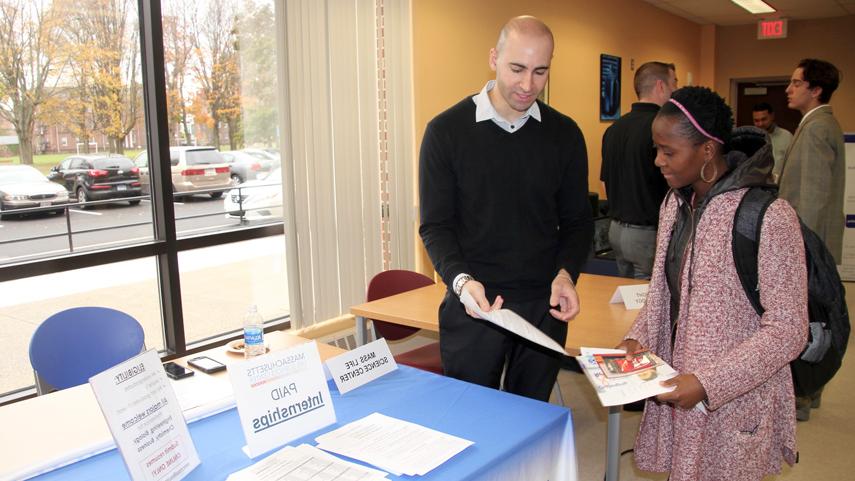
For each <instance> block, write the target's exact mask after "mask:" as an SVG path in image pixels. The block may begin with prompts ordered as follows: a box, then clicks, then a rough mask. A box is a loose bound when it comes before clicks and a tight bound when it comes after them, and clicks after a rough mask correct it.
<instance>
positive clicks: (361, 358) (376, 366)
mask: <svg viewBox="0 0 855 481" xmlns="http://www.w3.org/2000/svg"><path fill="white" fill-rule="evenodd" d="M326 365H327V368H329V370H330V374H331V375H332V378H333V381H335V385H336V387H338V392H339V393H341V394H345V393H347V392H349V391H352V390H354V389H356V388H358V387H359V386H362V385H365V384H368V383H369V382H371V381H373V380H375V379H377V378H378V377H380V376H382V375H384V374H388V373H390V372H392V371H394V370H395V369H398V364H397V363H396V362H395V358H394V357H392V353H391V351H389V345H388V344H386V339H383V338H380V339H378V340H376V341H374V342H371V343H369V344H365V345H364V346H360V347H357V348H356V349H353V350H351V351H347V352H346V353H344V354H340V355H338V356H336V357H334V358H332V359H327V362H326Z"/></svg>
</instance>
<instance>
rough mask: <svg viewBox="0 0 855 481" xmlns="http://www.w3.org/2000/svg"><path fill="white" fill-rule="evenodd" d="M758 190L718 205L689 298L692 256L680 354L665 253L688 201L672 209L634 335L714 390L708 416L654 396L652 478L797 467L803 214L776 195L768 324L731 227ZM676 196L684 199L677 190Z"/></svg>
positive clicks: (762, 265)
mask: <svg viewBox="0 0 855 481" xmlns="http://www.w3.org/2000/svg"><path fill="white" fill-rule="evenodd" d="M745 192H746V189H744V188H742V189H736V190H731V191H729V192H723V193H721V194H718V195H715V196H714V197H712V198H710V200H709V203H708V205H707V207H706V208H705V211H704V212H703V214H702V216H701V219H700V221H699V224H698V227H697V230H696V233H695V238H694V242H695V246H694V256H693V257H694V258H693V259H692V260H691V262H693V263H694V265H693V267H692V269H691V275H692V280H691V284H692V286H693V287H692V290H691V292H690V291H689V284H690V282H689V279H688V276H689V263H690V262H689V261H690V258H689V257H688V254H687V258H686V259H685V261H684V266H683V270H682V283H681V291H680V292H681V306H680V317H679V319H678V321H677V323H678V327H677V335H676V340H675V343H674V346H675V347H674V352H671V339H670V318H669V310H670V307H669V302H670V301H669V299H670V294H669V291H668V285H667V281H666V278H665V265H664V263H665V257H666V255H665V254H666V251H667V248H668V242H669V239H670V238H671V231H672V228H673V225H674V221H675V218H676V217H677V209H678V204H681V203H682V202H683V201H682V200H681V199H679V198H678V196H676V195H669V196H668V198H667V199H666V201H665V203H664V204H663V206H662V209H661V215H660V223H659V232H658V237H657V248H656V260H655V263H654V269H653V277H652V279H651V283H650V292H649V294H648V297H647V302H646V305H645V306H644V308H643V309H642V310H641V312H640V313H639V316H638V318H637V319H636V321H635V323H634V324H633V326H632V328H631V330H630V331H629V333H628V334H627V335H626V338H632V339H636V340H638V341H640V342H641V344H642V345H643V346H645V347H649V348H651V349H652V350H653V351H654V352H655V353H657V354H658V355H659V356H660V357H662V358H663V359H664V360H665V361H666V362H668V363H670V364H671V365H672V366H673V367H674V368H675V369H676V370H677V371H679V372H681V373H694V374H695V376H697V378H698V380H700V382H701V384H702V385H703V386H704V389H705V390H706V392H707V402H708V414H704V413H702V412H700V411H699V410H696V409H693V410H683V409H679V408H675V407H673V406H672V405H670V404H658V403H656V402H654V401H653V400H652V399H651V400H648V401H647V403H646V406H645V410H644V416H643V418H642V421H641V427H640V430H639V433H638V437H637V439H636V444H635V460H636V463H637V465H638V467H639V468H640V469H643V470H646V471H659V472H662V471H670V472H671V477H670V479H671V481H704V480H710V481H712V480H727V481H738V480H759V479H761V478H762V477H763V476H765V475H767V474H770V473H776V472H779V471H780V467H781V461H782V460H783V461H786V462H787V463H789V464H793V463H794V462H795V460H796V440H795V401H794V396H793V385H792V378H791V375H790V368H789V365H788V363H789V362H790V360H792V359H794V358H796V357H797V356H798V354H799V353H800V352H801V350H802V349H803V347H804V345H805V342H806V339H807V331H808V327H807V326H808V314H807V280H806V272H805V258H804V247H803V244H802V236H801V231H800V230H799V223H798V219H797V217H796V214H795V212H794V211H793V209H792V208H791V207H790V206H789V205H788V204H787V203H786V202H784V201H782V200H776V201H775V202H774V203H773V204H772V205H771V206H770V207H769V209H768V211H767V212H766V216H765V219H764V221H763V228H762V231H761V236H760V246H759V255H758V263H759V278H760V299H761V302H762V304H763V306H764V307H765V308H766V311H765V313H764V314H763V316H762V317H760V316H758V315H757V314H756V312H755V311H754V309H753V308H752V307H751V304H750V303H749V301H748V299H747V297H746V296H745V293H744V291H743V288H742V285H741V284H740V281H739V278H738V276H737V273H736V267H735V265H734V262H733V255H732V250H731V237H732V236H731V229H732V227H733V218H734V214H735V212H736V208H737V206H738V204H739V201H740V200H741V199H742V196H743V195H744V194H745ZM672 194H673V193H672Z"/></svg>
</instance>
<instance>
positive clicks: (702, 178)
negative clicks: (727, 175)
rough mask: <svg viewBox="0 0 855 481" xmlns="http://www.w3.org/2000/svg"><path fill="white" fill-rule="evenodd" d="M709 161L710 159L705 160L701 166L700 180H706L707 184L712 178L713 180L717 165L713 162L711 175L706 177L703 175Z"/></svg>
mask: <svg viewBox="0 0 855 481" xmlns="http://www.w3.org/2000/svg"><path fill="white" fill-rule="evenodd" d="M709 163H710V161H709V160H707V161H706V162H704V165H703V166H702V167H701V180H702V181H704V182H706V183H707V184H711V183H712V181H714V180H715V178H716V176H718V167H716V165H715V164H713V172H712V177H710V178H707V177H706V176H705V175H704V171H706V170H707V165H709Z"/></svg>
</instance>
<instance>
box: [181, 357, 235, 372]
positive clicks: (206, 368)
mask: <svg viewBox="0 0 855 481" xmlns="http://www.w3.org/2000/svg"><path fill="white" fill-rule="evenodd" d="M187 364H189V365H191V366H193V367H195V368H196V369H198V370H200V371H202V372H204V373H208V374H211V373H214V372H218V371H222V370H223V369H225V368H226V365H225V364H223V363H221V362H220V361H217V360H216V359H211V358H210V357H208V356H199V357H194V358H193V359H189V360H188V361H187Z"/></svg>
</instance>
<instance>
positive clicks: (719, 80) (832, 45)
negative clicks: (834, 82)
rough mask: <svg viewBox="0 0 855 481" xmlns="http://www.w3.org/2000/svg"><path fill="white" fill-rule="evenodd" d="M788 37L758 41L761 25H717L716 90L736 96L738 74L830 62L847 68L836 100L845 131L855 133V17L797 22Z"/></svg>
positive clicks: (785, 71) (785, 72) (776, 72)
mask: <svg viewBox="0 0 855 481" xmlns="http://www.w3.org/2000/svg"><path fill="white" fill-rule="evenodd" d="M787 30H788V31H787V38H785V39H781V40H757V26H756V25H740V26H734V27H717V34H716V52H717V59H716V75H715V79H716V80H715V86H716V90H717V91H718V92H719V93H721V94H722V95H723V96H725V98H727V97H728V96H731V95H732V93H731V92H730V81H731V79H734V78H751V77H778V76H784V77H789V76H790V75H791V74H792V73H793V70H795V67H796V65H797V64H798V62H799V60H801V59H802V58H805V57H817V58H821V59H824V60H828V61H829V62H831V63H833V64H834V65H836V66H837V68H839V69H840V70H841V71H842V72H843V75H842V79H841V82H840V87H838V89H837V91H836V92H835V93H834V96H833V97H832V98H831V105H832V106H833V107H834V115H835V116H836V117H837V120H838V121H839V122H840V125H841V127H842V128H843V131H844V132H855V55H853V47H855V15H849V16H846V17H838V18H828V19H820V20H801V21H796V20H792V21H790V22H789V25H788V29H787Z"/></svg>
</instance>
